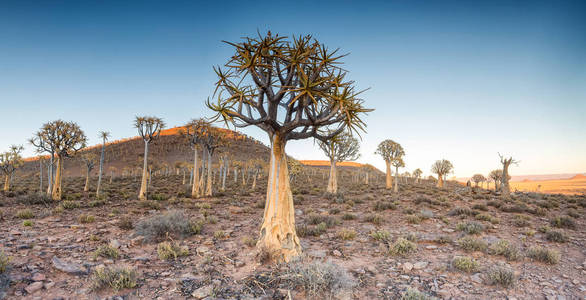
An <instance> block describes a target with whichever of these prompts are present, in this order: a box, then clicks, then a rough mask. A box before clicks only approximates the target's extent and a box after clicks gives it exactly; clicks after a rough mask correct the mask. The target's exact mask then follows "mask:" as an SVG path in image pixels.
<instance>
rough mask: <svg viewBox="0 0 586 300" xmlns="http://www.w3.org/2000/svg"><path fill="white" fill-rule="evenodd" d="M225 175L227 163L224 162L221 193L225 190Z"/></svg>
mask: <svg viewBox="0 0 586 300" xmlns="http://www.w3.org/2000/svg"><path fill="white" fill-rule="evenodd" d="M226 174H228V162H224V173H223V174H222V192H223V191H225V190H226Z"/></svg>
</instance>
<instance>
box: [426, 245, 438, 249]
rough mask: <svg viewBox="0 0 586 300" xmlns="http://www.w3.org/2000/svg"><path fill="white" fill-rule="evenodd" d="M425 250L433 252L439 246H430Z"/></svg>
mask: <svg viewBox="0 0 586 300" xmlns="http://www.w3.org/2000/svg"><path fill="white" fill-rule="evenodd" d="M425 249H428V250H433V249H437V246H436V245H429V246H425Z"/></svg>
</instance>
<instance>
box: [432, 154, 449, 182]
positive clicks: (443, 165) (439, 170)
mask: <svg viewBox="0 0 586 300" xmlns="http://www.w3.org/2000/svg"><path fill="white" fill-rule="evenodd" d="M453 169H454V166H453V165H452V163H451V162H450V161H449V160H447V159H442V160H438V161H436V162H435V163H433V165H432V166H431V172H432V173H434V174H437V187H439V188H443V187H444V179H445V178H444V177H445V176H446V175H448V174H450V173H451V172H452V170H453Z"/></svg>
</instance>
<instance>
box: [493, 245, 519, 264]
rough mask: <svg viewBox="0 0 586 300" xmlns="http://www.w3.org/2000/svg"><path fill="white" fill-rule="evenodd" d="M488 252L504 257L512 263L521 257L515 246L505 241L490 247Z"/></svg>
mask: <svg viewBox="0 0 586 300" xmlns="http://www.w3.org/2000/svg"><path fill="white" fill-rule="evenodd" d="M488 252H489V253H490V254H493V255H501V256H504V257H505V258H506V259H507V260H510V261H514V260H518V259H519V258H520V257H521V255H520V253H519V249H518V248H517V246H515V245H513V244H511V243H509V241H506V240H499V241H498V242H496V243H494V244H492V245H490V248H489V249H488Z"/></svg>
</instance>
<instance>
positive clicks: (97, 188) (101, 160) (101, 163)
mask: <svg viewBox="0 0 586 300" xmlns="http://www.w3.org/2000/svg"><path fill="white" fill-rule="evenodd" d="M105 148H106V140H105V139H104V141H103V143H102V153H101V154H100V170H99V172H98V185H97V186H96V198H99V197H100V188H101V187H102V173H103V172H104V150H105Z"/></svg>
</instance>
